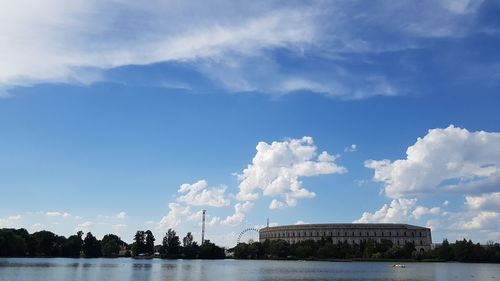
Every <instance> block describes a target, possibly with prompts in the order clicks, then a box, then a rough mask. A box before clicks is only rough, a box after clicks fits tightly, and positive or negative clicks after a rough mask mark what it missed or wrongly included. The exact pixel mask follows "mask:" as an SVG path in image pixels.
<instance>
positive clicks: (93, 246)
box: [83, 232, 102, 258]
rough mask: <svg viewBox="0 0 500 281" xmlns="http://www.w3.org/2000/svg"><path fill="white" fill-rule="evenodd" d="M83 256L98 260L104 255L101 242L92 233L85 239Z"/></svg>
mask: <svg viewBox="0 0 500 281" xmlns="http://www.w3.org/2000/svg"><path fill="white" fill-rule="evenodd" d="M83 254H84V255H85V257H87V258H96V257H100V256H101V255H102V253H101V245H100V243H99V241H98V240H97V238H95V236H94V235H92V233H90V232H88V233H87V236H85V239H83Z"/></svg>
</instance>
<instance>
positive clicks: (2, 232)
mask: <svg viewBox="0 0 500 281" xmlns="http://www.w3.org/2000/svg"><path fill="white" fill-rule="evenodd" d="M155 240H156V239H155V237H154V235H153V233H152V232H151V231H150V230H147V231H137V233H136V234H135V236H134V243H133V244H131V245H128V244H127V243H125V242H123V241H122V240H121V238H120V237H118V236H116V235H114V234H107V235H105V236H104V237H103V238H102V240H98V239H97V238H96V237H95V236H94V235H92V233H91V232H88V233H87V234H86V235H85V237H84V233H83V232H81V231H78V232H77V233H76V234H75V235H71V236H69V237H67V238H66V237H64V236H59V235H56V234H54V233H52V232H50V231H45V230H44V231H38V232H34V233H31V234H30V233H28V231H27V230H26V229H23V228H21V229H7V228H4V229H0V257H87V258H96V257H119V256H124V257H130V256H134V257H144V258H151V257H162V258H187V259H196V258H200V259H222V258H225V250H224V248H221V247H219V246H217V245H215V244H214V243H211V242H210V241H209V240H205V243H204V244H203V245H201V246H200V245H198V244H197V243H196V242H195V241H193V240H194V239H193V236H192V234H191V233H187V235H186V236H185V237H184V238H183V239H182V244H181V241H180V238H179V236H177V234H176V232H175V231H174V230H172V229H169V230H168V231H167V233H166V234H165V236H164V237H163V240H162V244H160V245H155V244H154V242H155Z"/></svg>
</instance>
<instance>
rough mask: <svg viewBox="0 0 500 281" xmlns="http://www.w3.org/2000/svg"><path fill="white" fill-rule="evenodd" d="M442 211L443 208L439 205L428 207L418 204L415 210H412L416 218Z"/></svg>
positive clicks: (437, 213)
mask: <svg viewBox="0 0 500 281" xmlns="http://www.w3.org/2000/svg"><path fill="white" fill-rule="evenodd" d="M440 213H441V208H439V207H432V208H426V207H423V206H417V207H416V208H415V210H413V211H412V215H413V217H415V218H416V219H419V218H421V217H423V216H426V215H439V214H440Z"/></svg>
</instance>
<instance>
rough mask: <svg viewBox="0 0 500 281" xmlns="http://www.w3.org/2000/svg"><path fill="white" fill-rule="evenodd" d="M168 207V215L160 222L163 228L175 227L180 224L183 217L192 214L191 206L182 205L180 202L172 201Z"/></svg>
mask: <svg viewBox="0 0 500 281" xmlns="http://www.w3.org/2000/svg"><path fill="white" fill-rule="evenodd" d="M168 208H169V211H168V213H167V215H165V216H164V217H163V218H162V219H161V220H160V222H159V223H158V225H159V227H160V228H162V229H166V228H175V227H177V226H179V224H180V223H181V222H182V219H183V218H185V217H188V216H190V215H192V213H191V210H190V208H189V206H182V205H180V204H178V203H170V204H168Z"/></svg>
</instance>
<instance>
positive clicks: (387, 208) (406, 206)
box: [354, 199, 417, 223]
mask: <svg viewBox="0 0 500 281" xmlns="http://www.w3.org/2000/svg"><path fill="white" fill-rule="evenodd" d="M416 203H417V199H397V200H396V199H394V200H392V202H391V204H390V205H387V204H384V206H382V208H380V210H378V211H376V212H375V213H369V212H364V213H363V215H362V216H361V218H360V219H358V220H355V221H354V222H355V223H372V222H379V223H403V222H408V220H409V218H410V217H411V215H412V209H414V207H415V205H416Z"/></svg>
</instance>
